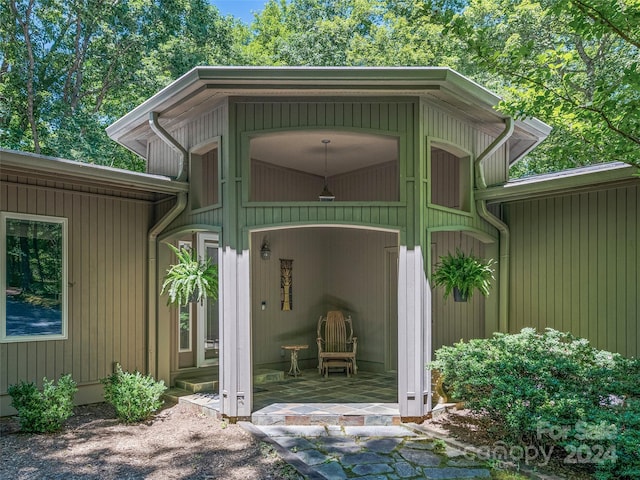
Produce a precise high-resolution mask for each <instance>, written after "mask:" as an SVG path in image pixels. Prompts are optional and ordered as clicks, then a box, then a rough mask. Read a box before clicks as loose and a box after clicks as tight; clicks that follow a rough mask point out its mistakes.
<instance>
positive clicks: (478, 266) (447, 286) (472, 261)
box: [432, 249, 495, 298]
mask: <svg viewBox="0 0 640 480" xmlns="http://www.w3.org/2000/svg"><path fill="white" fill-rule="evenodd" d="M494 264H495V262H494V260H493V259H489V260H483V259H481V258H479V257H476V256H474V255H473V254H466V253H464V252H462V251H461V250H460V249H456V254H455V255H452V254H451V253H448V254H447V255H445V256H444V257H440V262H439V263H438V264H437V265H436V269H435V271H434V272H433V276H432V280H433V283H434V285H436V286H438V287H444V298H447V297H448V296H449V295H450V294H451V291H452V290H453V289H454V288H457V289H458V290H460V294H461V295H462V297H463V298H470V297H471V296H472V295H473V291H474V290H475V289H476V288H477V289H478V291H479V292H480V293H481V294H482V295H484V296H485V297H486V296H487V295H489V290H490V288H491V280H493V278H494V277H493V265H494Z"/></svg>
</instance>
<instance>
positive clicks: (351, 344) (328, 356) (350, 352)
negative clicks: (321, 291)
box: [317, 311, 358, 377]
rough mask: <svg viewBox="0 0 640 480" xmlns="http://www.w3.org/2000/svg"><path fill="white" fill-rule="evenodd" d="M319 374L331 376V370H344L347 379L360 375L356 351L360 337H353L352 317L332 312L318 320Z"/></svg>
mask: <svg viewBox="0 0 640 480" xmlns="http://www.w3.org/2000/svg"><path fill="white" fill-rule="evenodd" d="M317 334H318V335H317V341H318V373H319V374H320V375H324V376H325V377H328V376H329V369H330V368H338V367H339V368H344V369H345V371H346V373H347V377H348V376H349V375H350V374H351V373H354V374H356V373H358V366H357V364H356V351H357V349H358V337H354V336H353V323H352V322H351V317H350V316H348V317H347V318H346V319H345V318H344V315H343V314H342V312H339V311H331V312H328V313H327V316H326V317H322V316H321V317H320V318H319V319H318V330H317Z"/></svg>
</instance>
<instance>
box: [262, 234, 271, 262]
mask: <svg viewBox="0 0 640 480" xmlns="http://www.w3.org/2000/svg"><path fill="white" fill-rule="evenodd" d="M260 258H262V259H263V260H269V259H270V258H271V249H270V248H269V242H268V241H267V239H266V238H265V239H263V240H262V247H260Z"/></svg>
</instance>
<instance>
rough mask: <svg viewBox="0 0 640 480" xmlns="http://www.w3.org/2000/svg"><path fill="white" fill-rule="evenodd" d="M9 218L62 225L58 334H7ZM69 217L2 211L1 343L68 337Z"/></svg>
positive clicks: (0, 236) (0, 237)
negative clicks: (60, 315) (60, 328)
mask: <svg viewBox="0 0 640 480" xmlns="http://www.w3.org/2000/svg"><path fill="white" fill-rule="evenodd" d="M7 219H16V220H29V221H33V222H43V223H45V222H46V223H57V224H60V225H61V226H62V278H61V284H60V285H61V290H62V291H61V292H60V293H61V295H62V302H61V303H62V305H61V314H62V331H61V333H60V334H57V335H19V336H14V335H11V336H7V295H6V291H7V266H6V261H7V253H6V252H7ZM68 260H69V256H68V219H67V218H64V217H51V216H47V215H31V214H27V213H13V212H0V343H15V342H41V341H47V340H66V339H67V338H68V300H69V295H68V285H69V283H68Z"/></svg>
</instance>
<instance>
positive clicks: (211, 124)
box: [147, 103, 229, 177]
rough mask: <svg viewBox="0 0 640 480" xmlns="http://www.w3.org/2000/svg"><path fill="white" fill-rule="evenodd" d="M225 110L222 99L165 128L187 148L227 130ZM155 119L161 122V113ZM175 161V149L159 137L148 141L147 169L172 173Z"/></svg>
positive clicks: (175, 171) (221, 134)
mask: <svg viewBox="0 0 640 480" xmlns="http://www.w3.org/2000/svg"><path fill="white" fill-rule="evenodd" d="M228 111H229V110H228V107H227V104H226V103H223V104H220V105H217V106H215V107H212V109H211V110H210V111H208V112H206V113H204V114H202V115H200V116H199V117H198V118H196V119H194V120H191V121H189V122H185V123H181V124H179V125H177V126H175V127H172V128H168V132H169V134H170V135H171V136H172V137H173V138H175V139H176V140H177V142H178V143H179V144H180V145H182V147H183V148H184V149H185V150H187V151H189V150H190V149H191V148H193V147H195V146H196V145H200V144H202V143H203V142H206V141H207V140H210V139H212V138H216V137H218V136H223V135H225V134H226V133H227V126H228V118H227V114H228ZM159 123H160V125H162V124H163V120H162V116H160V119H159ZM179 161H180V157H179V155H178V153H177V152H176V151H175V150H173V149H172V148H171V147H169V146H168V145H167V144H166V143H165V142H164V141H162V140H161V139H160V138H158V137H157V136H154V137H153V138H152V139H151V140H150V141H149V147H148V161H147V173H153V174H156V175H166V176H169V177H175V176H176V175H178V173H179V172H178V165H179Z"/></svg>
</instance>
